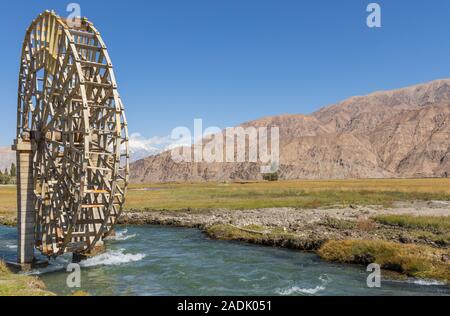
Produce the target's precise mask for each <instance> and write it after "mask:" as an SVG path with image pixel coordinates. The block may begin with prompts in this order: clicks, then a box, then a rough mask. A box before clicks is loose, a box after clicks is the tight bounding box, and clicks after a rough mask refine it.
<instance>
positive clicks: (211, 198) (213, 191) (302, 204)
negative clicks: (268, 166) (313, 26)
mask: <svg viewBox="0 0 450 316" xmlns="http://www.w3.org/2000/svg"><path fill="white" fill-rule="evenodd" d="M412 200H418V201H429V200H446V201H449V200H450V179H408V180H395V179H382V180H320V181H311V180H308V181H276V182H239V183H238V182H232V183H183V184H180V183H170V184H134V185H130V187H129V190H128V194H127V201H126V205H125V209H134V210H183V209H188V208H189V209H194V210H204V209H213V208H215V209H216V208H227V209H255V208H269V207H294V208H320V207H330V206H334V207H335V206H337V207H347V206H349V205H382V206H385V207H389V206H392V203H394V202H396V201H412ZM15 213H16V189H15V186H0V222H3V223H8V222H11V221H12V219H14V217H15Z"/></svg>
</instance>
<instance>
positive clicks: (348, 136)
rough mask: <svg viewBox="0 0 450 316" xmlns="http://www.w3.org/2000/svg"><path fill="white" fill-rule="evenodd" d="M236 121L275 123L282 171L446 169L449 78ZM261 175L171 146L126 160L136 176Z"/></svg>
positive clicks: (429, 173)
mask: <svg viewBox="0 0 450 316" xmlns="http://www.w3.org/2000/svg"><path fill="white" fill-rule="evenodd" d="M241 126H242V127H248V126H254V127H260V126H269V127H271V126H278V127H279V128H280V169H279V177H280V178H281V179H329V178H339V179H342V178H386V177H394V178H395V177H446V176H450V79H444V80H437V81H433V82H430V83H426V84H421V85H416V86H412V87H407V88H404V89H399V90H393V91H382V92H376V93H373V94H370V95H367V96H361V97H352V98H350V99H347V100H345V101H343V102H340V103H338V104H335V105H331V106H328V107H325V108H323V109H321V110H319V111H317V112H315V113H312V114H311V115H308V116H306V115H283V116H275V117H266V118H262V119H259V120H255V121H252V122H247V123H244V124H242V125H241ZM237 150H246V148H237ZM261 178H262V175H261V173H260V164H259V163H206V162H201V163H176V162H174V161H173V160H172V158H171V154H170V152H164V153H161V154H159V155H155V156H151V157H147V158H145V159H141V160H139V161H136V162H135V163H133V164H131V179H132V181H134V182H169V181H228V180H259V179H261Z"/></svg>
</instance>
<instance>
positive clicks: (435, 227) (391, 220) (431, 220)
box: [374, 215, 450, 233]
mask: <svg viewBox="0 0 450 316" xmlns="http://www.w3.org/2000/svg"><path fill="white" fill-rule="evenodd" d="M374 220H376V221H377V222H379V223H381V224H385V225H390V226H398V227H404V228H410V229H422V230H426V231H431V232H434V233H449V232H450V216H411V215H379V216H376V217H374Z"/></svg>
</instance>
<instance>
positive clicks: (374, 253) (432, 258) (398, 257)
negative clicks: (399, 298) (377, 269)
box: [318, 240, 450, 282]
mask: <svg viewBox="0 0 450 316" xmlns="http://www.w3.org/2000/svg"><path fill="white" fill-rule="evenodd" d="M318 254H319V255H320V256H321V257H322V258H323V259H325V260H328V261H335V262H340V263H356V264H364V265H367V264H370V263H378V264H379V265H380V266H381V267H382V268H383V269H387V270H392V271H396V272H400V273H403V274H406V275H408V276H411V277H418V278H426V279H436V280H443V281H446V282H450V268H449V264H448V262H446V260H448V259H446V258H448V256H449V255H450V252H449V250H448V249H444V250H443V249H436V248H432V247H429V246H421V245H412V244H398V243H392V242H386V241H381V240H342V241H329V242H328V243H326V244H325V245H323V246H322V247H321V248H320V249H319V251H318Z"/></svg>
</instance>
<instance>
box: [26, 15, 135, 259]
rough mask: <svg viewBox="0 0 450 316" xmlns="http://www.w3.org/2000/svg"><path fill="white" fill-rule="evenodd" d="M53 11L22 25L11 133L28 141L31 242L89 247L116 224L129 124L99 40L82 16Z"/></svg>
mask: <svg viewBox="0 0 450 316" xmlns="http://www.w3.org/2000/svg"><path fill="white" fill-rule="evenodd" d="M77 22H78V23H77V25H76V26H71V23H69V22H68V21H66V20H64V19H62V18H60V17H59V16H57V15H56V14H55V13H54V12H48V11H46V12H44V13H42V14H40V15H39V16H38V17H37V18H36V19H35V20H34V21H33V22H32V23H31V25H30V27H29V28H28V30H27V32H26V35H25V39H24V41H23V46H22V55H21V65H20V74H19V92H18V113H17V139H18V140H24V141H29V142H30V143H31V148H32V154H31V157H32V162H31V163H30V165H31V167H30V170H31V171H30V173H31V174H32V180H31V181H32V191H29V192H33V193H32V194H31V195H32V196H28V197H27V199H29V201H32V202H31V203H32V205H33V206H34V215H35V219H34V242H35V247H36V248H38V249H39V250H40V251H41V252H42V253H43V254H45V255H47V256H53V257H56V256H58V255H61V254H63V253H64V252H75V253H81V254H82V253H88V252H90V251H91V250H92V249H93V248H94V246H95V245H96V243H97V242H98V241H99V240H102V238H103V237H104V236H105V235H107V234H108V233H109V232H110V231H111V229H112V227H113V225H114V224H115V223H116V221H117V218H118V216H119V215H120V213H121V210H122V207H123V204H124V202H125V193H126V187H127V182H128V174H129V170H128V169H129V167H128V157H129V154H128V131H127V123H126V120H125V113H124V108H123V105H122V101H121V99H120V96H119V93H118V91H117V84H116V80H115V77H114V72H113V66H112V64H111V60H110V58H109V55H108V52H107V49H106V46H105V44H104V42H103V40H102V38H101V36H100V34H99V32H98V31H97V30H96V29H95V27H94V26H93V24H92V23H91V22H89V21H87V20H86V19H81V20H78V21H77Z"/></svg>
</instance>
